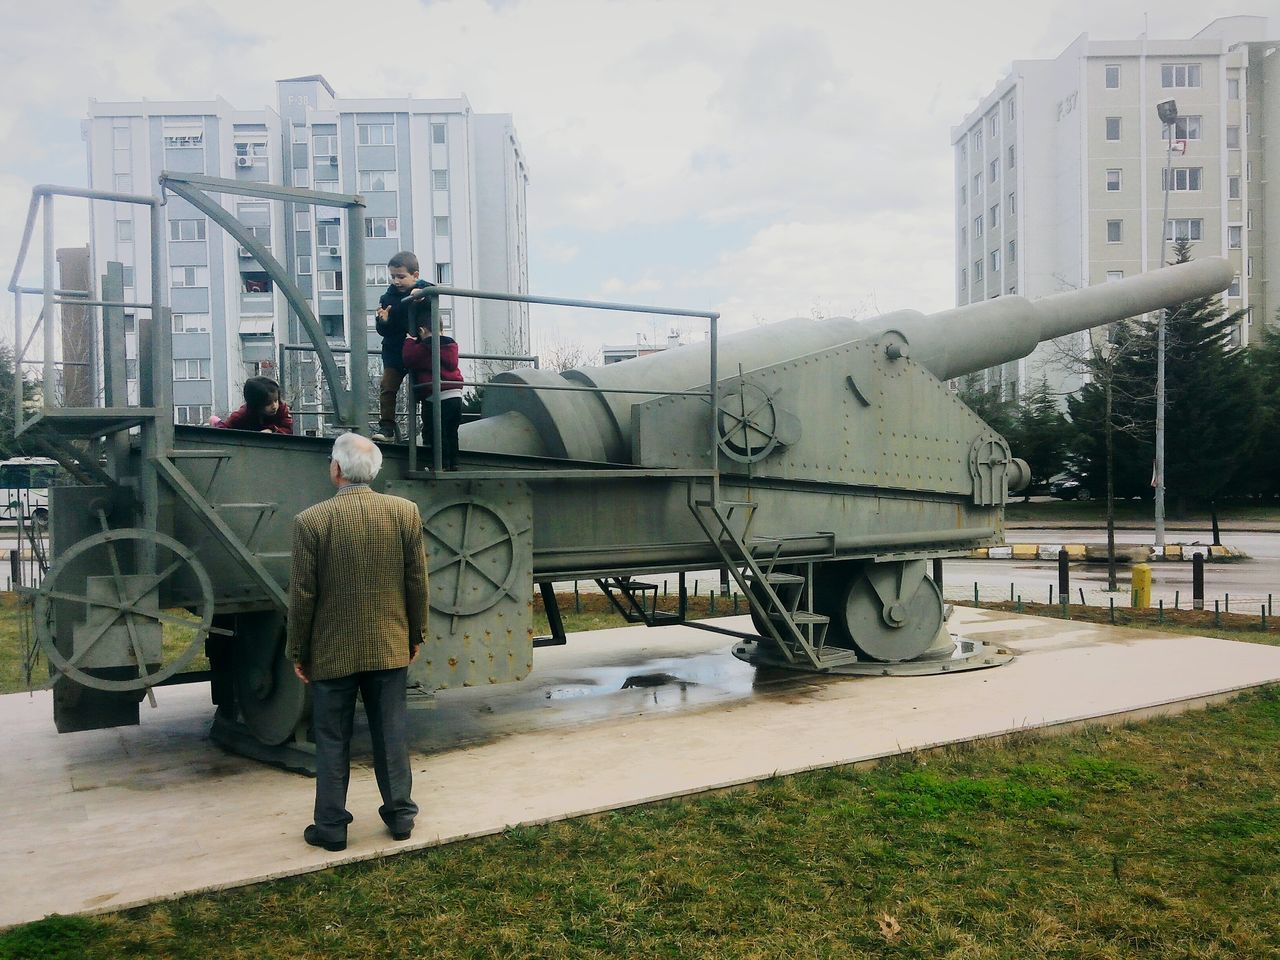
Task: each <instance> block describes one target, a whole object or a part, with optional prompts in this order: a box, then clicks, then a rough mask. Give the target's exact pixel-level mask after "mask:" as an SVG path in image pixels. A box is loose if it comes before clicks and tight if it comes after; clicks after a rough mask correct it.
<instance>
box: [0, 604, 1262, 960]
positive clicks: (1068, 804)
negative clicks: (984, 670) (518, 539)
mask: <svg viewBox="0 0 1280 960" xmlns="http://www.w3.org/2000/svg"><path fill="white" fill-rule="evenodd" d="M583 599H584V601H585V600H586V599H587V598H586V596H585V595H584V597H583ZM562 605H563V606H566V607H567V609H569V610H571V609H572V600H571V598H570V600H569V602H568V603H567V604H562ZM1048 609H1049V608H1046V610H1048ZM1094 609H1095V611H1096V612H1097V613H1098V614H1099V615H1101V616H1107V611H1106V610H1097V609H1096V608H1094ZM1077 611H1079V616H1078V615H1077ZM718 612H719V611H718ZM1029 612H1030V608H1029ZM1071 612H1072V616H1073V617H1074V618H1076V619H1079V618H1080V616H1083V615H1086V612H1085V611H1083V610H1079V608H1072V611H1071ZM1125 612H1126V613H1127V612H1128V611H1125ZM1184 613H1185V612H1184ZM582 616H584V617H590V616H594V614H592V613H588V612H586V611H585V610H584V613H583V614H582ZM1153 616H1154V615H1153ZM1207 616H1208V617H1210V618H1211V617H1212V613H1211V612H1210V613H1209V614H1207ZM1166 618H1167V619H1169V614H1166ZM1242 619H1247V618H1242ZM1255 624H1256V620H1255ZM606 625H612V624H611V623H609V624H606ZM1180 626H1181V628H1183V629H1187V630H1195V632H1201V633H1213V634H1222V633H1223V631H1224V630H1225V631H1228V632H1234V633H1235V635H1236V637H1237V638H1239V639H1249V640H1261V639H1264V635H1263V634H1262V633H1261V632H1260V631H1258V630H1257V629H1252V630H1250V629H1247V628H1248V626H1249V624H1237V623H1235V622H1228V619H1227V618H1226V617H1225V616H1224V618H1223V622H1222V625H1221V628H1220V629H1218V630H1214V629H1213V628H1212V626H1210V627H1209V628H1208V629H1196V627H1197V626H1198V625H1197V624H1181V625H1180ZM1174 627H1175V625H1174V624H1172V623H1168V622H1167V623H1165V624H1162V625H1161V628H1162V629H1174ZM1223 635H1227V634H1223ZM1265 639H1266V641H1267V642H1276V639H1277V638H1276V636H1275V635H1274V634H1268V635H1266V636H1265ZM745 733H746V734H747V736H746V738H745V740H744V749H749V742H750V740H749V731H745ZM1278 748H1280V692H1278V691H1277V690H1274V689H1267V690H1260V691H1255V692H1253V693H1250V694H1247V695H1245V696H1242V697H1240V698H1238V699H1236V700H1234V701H1232V702H1231V703H1229V704H1227V705H1224V706H1219V707H1214V708H1212V709H1210V710H1207V711H1202V712H1193V713H1188V714H1184V715H1182V716H1179V717H1174V718H1169V719H1163V720H1155V721H1148V722H1144V723H1141V724H1135V725H1132V726H1121V727H1113V728H1107V727H1094V728H1090V729H1087V730H1084V731H1081V732H1077V733H1073V734H1069V735H1064V736H1060V737H1039V736H1026V737H1018V738H1013V739H1007V740H1004V741H1000V742H996V743H987V744H980V745H972V746H965V747H958V748H954V749H949V750H946V751H941V752H935V753H931V754H925V755H915V756H907V757H902V758H897V759H894V760H892V761H889V762H886V763H884V764H881V765H880V766H878V767H876V768H872V769H848V768H845V769H839V770H829V771H822V772H817V773H811V774H804V775H800V776H793V777H784V778H779V779H776V780H773V781H769V782H766V783H763V784H760V785H758V786H757V787H756V788H754V789H749V790H739V791H734V792H729V793H723V794H719V795H713V796H708V797H703V798H698V799H691V800H687V801H680V802H671V803H664V804H660V805H655V806H650V807H644V808H638V809H634V810H628V811H622V812H616V813H608V814H603V815H600V816H597V817H591V818H586V819H580V820H575V821H571V822H567V823H559V824H554V825H550V826H546V827H535V828H519V829H514V830H511V831H508V832H507V833H506V834H504V835H502V836H498V837H491V838H487V839H482V840H476V841H472V842H468V843H461V844H455V845H452V846H449V847H445V848H441V849H437V850H431V851H425V852H421V853H413V854H405V855H402V856H398V857H394V858H391V859H387V860H381V861H377V862H372V863H364V864H357V865H352V866H347V867H341V868H337V869H333V870H328V871H325V872H323V873H318V874H311V875H308V876H304V877H299V878H295V879H290V880H282V881H277V882H274V883H269V884H262V885H259V886H255V887H249V888H243V889H239V890H234V891H228V892H225V893H219V894H210V895H202V896H195V897H188V898H184V899H182V900H180V901H176V902H174V903H168V904H163V905H158V906H153V907H147V908H143V909H139V910H134V911H129V912H126V913H119V914H112V915H107V916H102V917H94V918H81V917H54V918H50V919H47V920H45V921H41V922H39V923H35V924H30V925H27V926H25V927H19V928H15V929H14V930H12V931H9V932H7V933H3V934H0V958H8V957H15V958H16V957H23V958H55V957H57V958H63V957H65V958H73V957H74V958H86V960H95V958H115V957H133V956H137V957H172V958H207V957H237V958H240V957H243V958H259V957H271V958H277V957H278V958H293V957H319V956H323V957H334V958H347V957H352V958H354V957H362V958H363V957H379V958H382V957H387V958H400V957H404V958H409V957H421V956H432V957H593V958H596V957H598V958H613V957H681V958H684V957H743V958H747V957H750V958H760V957H779V958H783V957H785V958H792V957H832V958H835V957H904V958H907V957H909V958H942V957H946V958H993V960H995V958H1000V960H1025V958H1032V957H1035V958H1040V957H1046V958H1047V957H1053V958H1091V960H1096V958H1117V960H1120V958H1137V957H1143V958H1146V957H1150V958H1170V957H1185V958H1223V960H1226V958H1232V960H1236V958H1253V957H1258V958H1262V957H1276V956H1280V922H1277V917H1280V749H1278ZM196 829H198V827H197V828H196Z"/></svg>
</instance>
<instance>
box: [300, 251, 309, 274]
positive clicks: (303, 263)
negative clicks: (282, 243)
mask: <svg viewBox="0 0 1280 960" xmlns="http://www.w3.org/2000/svg"><path fill="white" fill-rule="evenodd" d="M310 274H311V257H309V256H303V257H298V276H300V277H306V276H310Z"/></svg>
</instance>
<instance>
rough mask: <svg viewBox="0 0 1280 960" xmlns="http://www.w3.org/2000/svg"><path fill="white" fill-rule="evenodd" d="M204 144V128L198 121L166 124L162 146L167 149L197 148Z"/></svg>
mask: <svg viewBox="0 0 1280 960" xmlns="http://www.w3.org/2000/svg"><path fill="white" fill-rule="evenodd" d="M203 144H204V126H203V124H201V123H200V121H199V120H196V121H194V122H190V123H166V124H165V125H164V145H165V147H166V148H167V149H170V150H172V149H175V148H182V147H188V148H189V147H199V146H201V145H203Z"/></svg>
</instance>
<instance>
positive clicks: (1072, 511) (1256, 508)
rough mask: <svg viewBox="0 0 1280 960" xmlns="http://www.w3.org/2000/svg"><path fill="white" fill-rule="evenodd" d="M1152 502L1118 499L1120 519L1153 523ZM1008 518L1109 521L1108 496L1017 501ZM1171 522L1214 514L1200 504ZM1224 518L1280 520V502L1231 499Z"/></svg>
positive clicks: (1197, 519)
mask: <svg viewBox="0 0 1280 960" xmlns="http://www.w3.org/2000/svg"><path fill="white" fill-rule="evenodd" d="M1152 509H1153V508H1152V506H1151V504H1150V503H1148V502H1147V501H1145V500H1118V501H1116V522H1118V523H1145V524H1148V525H1150V524H1151V523H1152V519H1151V518H1152V512H1151V511H1152ZM1004 516H1005V521H1006V522H1010V521H1012V522H1014V523H1080V524H1085V525H1089V526H1093V525H1102V524H1105V523H1106V522H1107V504H1106V500H1105V499H1103V500H1090V501H1088V502H1086V503H1077V502H1076V501H1074V500H1040V501H1033V502H1031V503H1021V502H1018V501H1014V502H1012V503H1010V504H1009V505H1008V506H1006V507H1005V511H1004ZM1168 517H1169V522H1170V523H1175V522H1179V521H1183V520H1185V521H1187V522H1189V523H1201V524H1204V526H1205V528H1206V529H1207V528H1208V526H1209V523H1210V519H1211V518H1210V515H1209V511H1208V510H1207V509H1201V508H1198V507H1195V508H1191V509H1189V510H1188V511H1187V513H1186V516H1184V517H1178V516H1174V515H1173V513H1172V511H1171V512H1170V513H1169V515H1168ZM1218 519H1219V520H1220V521H1223V522H1226V521H1240V522H1244V521H1263V522H1266V523H1280V504H1274V503H1272V504H1263V503H1238V504H1237V503H1230V504H1223V505H1222V506H1220V507H1219V508H1218Z"/></svg>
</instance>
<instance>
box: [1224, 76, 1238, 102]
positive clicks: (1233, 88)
mask: <svg viewBox="0 0 1280 960" xmlns="http://www.w3.org/2000/svg"><path fill="white" fill-rule="evenodd" d="M1227 99H1228V100H1239V99H1240V81H1239V79H1237V78H1235V77H1231V78H1229V79H1228V80H1227Z"/></svg>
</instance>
